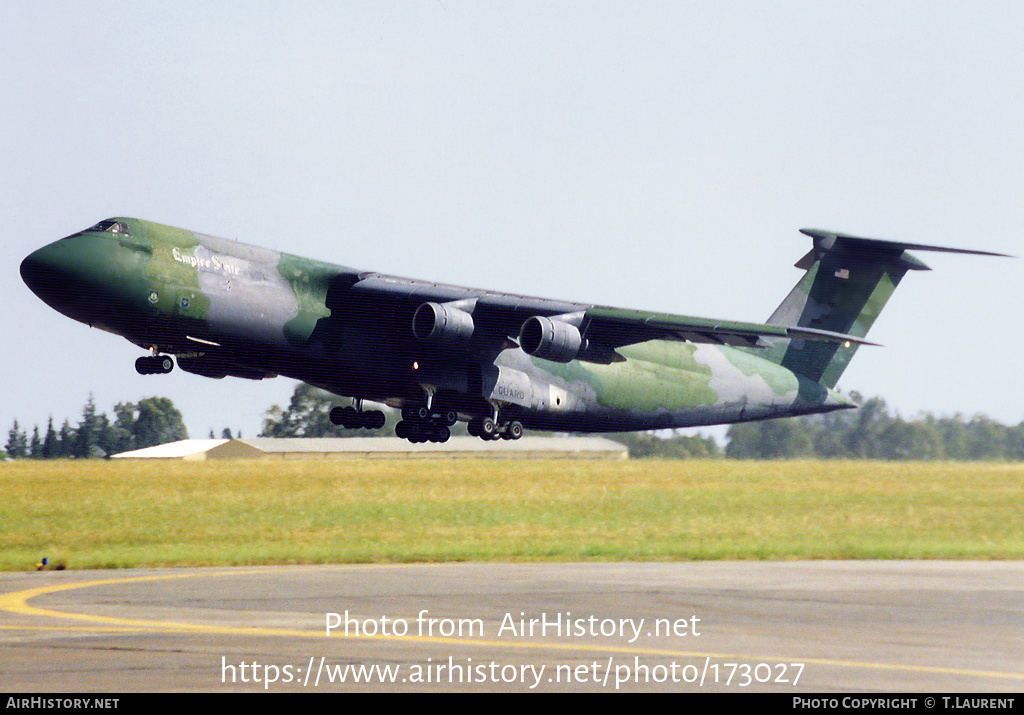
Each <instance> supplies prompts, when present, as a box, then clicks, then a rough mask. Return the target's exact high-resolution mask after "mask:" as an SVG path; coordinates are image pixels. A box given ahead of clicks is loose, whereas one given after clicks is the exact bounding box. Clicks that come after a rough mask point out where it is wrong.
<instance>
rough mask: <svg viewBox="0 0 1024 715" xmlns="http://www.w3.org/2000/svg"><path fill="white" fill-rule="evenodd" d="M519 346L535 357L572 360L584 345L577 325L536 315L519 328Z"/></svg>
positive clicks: (555, 360) (559, 360)
mask: <svg viewBox="0 0 1024 715" xmlns="http://www.w3.org/2000/svg"><path fill="white" fill-rule="evenodd" d="M519 346H520V347H521V348H522V349H523V350H524V351H525V352H526V353H527V354H529V355H533V356H534V357H539V358H542V359H544V360H551V361H553V362H571V361H573V360H575V359H576V355H577V354H578V353H579V351H580V348H581V347H583V336H582V335H580V329H579V328H577V327H576V326H575V325H571V324H570V323H565V322H562V321H561V320H552V319H551V318H546V317H544V316H541V315H535V316H533V317H531V318H527V319H526V320H525V321H524V322H523V327H522V328H521V329H520V330H519Z"/></svg>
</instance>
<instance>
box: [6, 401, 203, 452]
mask: <svg viewBox="0 0 1024 715" xmlns="http://www.w3.org/2000/svg"><path fill="white" fill-rule="evenodd" d="M179 439H188V430H187V429H186V428H185V422H184V421H183V420H182V418H181V413H180V412H179V411H178V409H177V408H176V407H175V406H174V403H173V402H171V400H170V398H167V397H146V398H144V399H141V400H139V401H138V402H118V403H117V404H116V405H115V406H114V415H113V417H112V418H111V417H108V416H107V415H106V413H104V412H98V411H97V410H96V403H95V401H94V400H93V397H92V395H91V394H90V395H89V399H88V401H87V402H86V403H85V406H84V407H83V408H82V417H81V419H80V420H79V421H78V424H77V425H74V426H72V424H71V422H70V421H69V420H67V419H65V420H64V423H63V424H62V425H61V426H60V428H59V429H58V428H56V427H54V424H53V417H50V419H49V421H48V423H47V425H46V429H45V431H40V429H39V425H35V426H34V427H33V428H32V432H31V435H30V434H29V433H28V432H27V431H26V430H25V429H23V428H22V427H21V426H20V425H19V424H18V420H14V424H13V425H12V427H11V429H10V430H9V431H8V433H7V443H6V444H5V446H4V451H5V452H6V454H7V456H8V457H11V458H14V459H21V458H29V459H85V458H97V457H98V458H103V457H109V456H110V455H112V454H117V453H119V452H127V451H129V450H132V449H142V448H143V447H152V446H155V445H158V444H164V443H166V442H176V441H177V440H179Z"/></svg>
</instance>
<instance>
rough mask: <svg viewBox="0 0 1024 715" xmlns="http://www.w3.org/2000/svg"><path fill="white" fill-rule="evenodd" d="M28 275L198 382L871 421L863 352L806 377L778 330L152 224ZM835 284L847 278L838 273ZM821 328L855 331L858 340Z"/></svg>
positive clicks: (60, 246) (383, 396) (519, 404)
mask: <svg viewBox="0 0 1024 715" xmlns="http://www.w3.org/2000/svg"><path fill="white" fill-rule="evenodd" d="M900 254H901V255H902V250H901V251H900ZM822 255H824V254H822ZM894 260H895V259H894ZM901 260H904V261H906V260H907V259H906V258H903V259H901ZM854 264H855V263H854ZM854 264H851V265H854ZM844 265H845V264H844ZM908 267H914V266H910V265H907V266H902V267H901V270H899V271H898V275H897V276H895V280H892V276H891V275H889V274H886V276H883V277H884V278H885V280H888V284H887V285H883V287H882V288H878V285H879V281H878V280H875V282H874V283H873V284H872V285H871V286H870V287H869V288H870V290H869V295H868V296H867V297H866V298H865V299H864V300H863V301H861V302H860V304H858V305H857V306H855V307H854V308H851V309H849V310H847V311H846V312H850V310H852V311H853V312H854V313H855V315H854V316H853V317H852V318H851V321H848V322H850V323H851V324H852V323H853V322H855V321H856V320H858V319H860V316H862V315H863V314H865V313H873V314H872V315H871V316H870V320H867V321H866V324H864V325H859V326H856V330H854V331H852V332H854V334H855V335H863V334H864V333H865V332H866V331H867V328H868V327H869V326H870V322H871V321H872V320H873V319H874V315H877V311H878V310H880V308H881V304H884V302H885V300H886V299H887V298H888V295H889V294H890V293H891V292H892V288H893V287H895V282H898V280H899V276H902V272H903V270H906V268H908ZM819 268H820V266H819V264H817V263H816V264H815V266H814V269H815V270H818V269H819ZM842 270H846V269H845V268H844V269H842ZM22 276H23V278H24V279H25V282H26V283H27V284H28V285H29V287H30V288H31V289H32V290H33V291H34V292H36V293H37V294H38V295H39V296H40V297H41V298H42V299H43V300H45V301H46V302H47V303H48V304H49V305H51V306H52V307H54V308H55V309H56V310H58V311H60V312H62V313H64V314H66V315H68V316H70V317H72V318H74V319H76V320H79V321H81V322H84V323H87V324H89V325H91V326H93V327H98V328H102V329H104V330H108V331H110V332H112V333H116V334H118V335H122V336H124V337H125V338H127V339H128V340H130V341H132V342H133V343H135V344H137V345H139V346H141V347H143V348H147V349H151V350H154V351H155V352H165V353H170V354H173V355H175V356H176V358H177V362H178V365H179V367H181V368H182V369H184V370H187V371H189V372H193V373H196V374H199V375H204V376H207V377H214V378H217V377H224V376H236V377H245V378H250V379H259V378H264V377H272V376H274V375H285V376H287V377H291V378H295V379H298V380H302V381H305V382H307V383H310V384H312V385H316V386H318V387H321V388H323V389H325V390H328V391H330V392H333V393H335V394H338V395H346V396H352V397H356V398H360V399H366V400H371V401H376V402H381V403H386V404H389V405H391V406H395V407H409V406H414V405H417V404H421V403H423V401H424V396H425V395H430V397H431V399H432V400H433V402H434V407H435V408H440V409H445V410H452V411H454V412H456V413H457V414H458V416H459V418H460V419H464V420H466V419H471V418H474V417H477V416H480V415H485V414H489V413H491V412H493V411H497V410H500V411H501V414H502V416H503V417H504V418H506V419H517V420H519V421H521V422H522V424H523V425H525V426H526V427H531V428H536V429H550V430H567V431H614V430H639V429H652V428H666V427H681V426H691V425H707V424H715V423H724V422H736V421H743V420H754V419H763V418H769V417H779V416H787V415H795V414H804V413H811V412H822V411H828V410H833V409H840V408H845V407H853V406H855V405H854V404H853V403H852V402H850V401H849V400H848V399H847V398H845V397H843V396H842V395H839V394H838V393H837V392H835V391H834V390H833V389H832V388H833V386H834V384H835V379H837V378H838V374H839V373H840V372H841V370H842V367H844V366H845V364H846V362H848V361H849V357H850V356H851V355H852V354H853V351H855V350H856V345H850V344H849V343H847V344H846V345H843V344H842V343H835V342H834V341H833V342H832V343H829V344H828V345H827V349H828V350H829V351H830V352H829V353H828V356H827V358H823V359H824V361H825V362H824V363H821V360H818V361H817V363H816V366H814V367H812V369H807V370H804V369H800V370H798V369H797V368H799V367H800V366H801V365H802V364H803V363H802V362H801V360H800V359H798V358H799V356H800V355H801V354H802V353H801V352H800V351H801V350H815V351H818V350H821V349H822V348H821V344H820V343H814V342H813V340H806V341H805V340H801V339H796V340H794V339H790V338H787V337H785V336H784V334H783V333H781V332H779V331H780V330H781V328H778V327H777V326H775V325H770V324H766V325H764V326H761V327H762V328H763V330H765V331H767V330H775V331H776V332H775V333H770V334H765V333H763V332H762V333H761V334H760V337H757V336H754V337H749V336H748V337H747V338H744V339H738V338H734V336H732V335H731V334H729V333H728V331H727V332H726V333H725V334H723V333H722V332H721V325H730V324H725V323H722V324H719V322H716V321H705V322H706V323H707V326H706V329H697V328H694V327H693V325H695V324H698V323H695V322H694V321H699V320H701V319H693V320H691V321H690V322H689V323H687V324H686V325H687V326H688V327H687V328H686V329H685V330H684V329H682V328H678V329H676V330H675V332H671V331H669V329H668V328H666V327H664V326H665V325H668V324H669V323H671V320H670V319H672V318H673V316H658V315H654V314H646V313H643V314H642V313H638V312H632V311H618V310H617V309H609V308H598V307H597V306H590V305H585V304H580V303H571V302H564V301H554V300H547V299H541V298H530V297H525V296H516V295H509V294H505V293H497V292H491V291H484V290H475V289H469V288H461V287H457V286H449V285H443V284H437V283H430V282H425V281H419V280H412V279H405V278H398V277H394V276H388V275H384V274H379V273H374V272H366V271H360V270H356V269H353V268H348V267H344V266H338V265H332V264H328V263H322V262H319V261H314V260H310V259H305V258H301V257H298V256H293V255H289V254H285V253H279V252H277V251H273V250H269V249H265V248H259V247H255V246H249V245H246V244H243V243H238V242H235V241H230V240H226V239H222V238H216V237H213V236H206V235H203V234H199V233H194V232H191V231H186V230H182V229H177V228H172V227H169V226H163V225H160V224H155V223H151V222H147V221H141V220H137V219H130V218H118V219H110V220H108V221H105V222H101V223H100V224H98V225H97V226H95V227H93V228H92V229H89V230H86V231H83V232H81V233H78V234H75V235H72V236H69V237H67V238H64V239H61V240H60V241H57V242H55V243H53V244H50V245H48V246H46V247H44V248H42V249H40V250H39V251H37V252H35V253H33V254H32V255H31V256H29V257H28V258H26V259H25V262H24V263H23V264H22ZM829 279H830V280H833V277H830V278H829ZM834 280H847V279H846V278H843V277H842V275H841V273H840V272H839V271H837V272H836V277H835V278H834ZM883 282H884V281H883ZM809 285H810V284H808V286H809ZM808 286H805V287H804V288H801V286H800V284H798V286H797V288H795V289H794V293H792V294H791V295H790V297H789V298H787V301H788V303H787V302H784V303H783V306H780V309H779V311H782V312H783V313H792V314H793V317H792V324H793V325H797V324H798V323H799V324H800V325H810V326H811V327H812V328H813V327H815V325H814V323H813V321H803V322H799V317H800V315H799V314H800V312H801V310H802V309H804V308H805V307H806V305H807V304H808V302H809V301H812V299H813V297H814V296H813V295H812V294H813V291H812V289H811V288H810V287H808ZM815 290H816V289H815ZM801 291H802V292H801ZM872 294H877V295H878V296H880V297H878V298H877V299H875V302H876V303H879V304H877V305H876V304H872V303H871V301H872V298H871V295H872ZM833 302H834V301H833ZM424 304H427V305H430V306H434V305H436V306H449V307H451V306H454V307H451V309H450V310H449V312H448V313H447V314H446V315H447V317H448V318H449V319H450V320H451V321H452V322H451V323H450V325H449V330H448V332H447V333H443V334H440V335H438V336H437V337H434V338H432V337H424V336H422V335H421V336H420V337H416V335H415V334H414V331H413V327H412V326H413V321H414V318H416V317H417V315H418V314H417V311H418V310H419V309H421V308H422V307H423V306H424ZM865 304H867V305H865ZM787 306H788V307H787ZM784 309H785V310H784ZM779 311H777V313H778V312H779ZM819 313H820V311H819ZM438 314H440V313H438ZM463 316H470V318H469V323H468V326H469V327H466V328H465V329H463V328H462V327H460V326H459V325H458V324H457V321H458V320H460V319H464V317H463ZM533 316H547V317H549V318H555V319H561V318H562V317H564V316H570V317H569V318H566V320H567V321H569V322H570V323H571V322H572V321H575V328H574V329H575V330H576V334H578V335H579V336H582V340H583V343H582V345H583V347H582V348H580V349H579V350H578V355H576V354H574V355H576V356H575V357H574V359H570V360H566V359H564V358H558V359H546V358H545V357H542V356H540V355H538V354H528V353H527V352H526V350H524V348H523V347H522V346H521V342H522V338H521V337H520V335H521V329H522V327H523V325H524V321H526V320H528V319H530V318H531V317H533ZM659 320H660V321H661V322H660V323H659V322H658V321H659ZM781 322H782V320H781V319H779V320H776V321H775V323H781ZM862 322H864V321H862ZM769 323H772V321H769ZM655 325H660V326H661V327H657V328H655V327H652V326H655ZM699 325H703V323H700V324H699ZM735 325H740V324H735ZM669 327H672V326H671V325H670V326H669ZM818 327H824V328H827V329H828V330H840V331H841V332H851V331H850V330H849V325H846V323H843V324H842V325H837V326H831V325H827V326H818ZM659 331H660V332H659ZM716 331H718V332H716ZM661 335H665V336H666V337H665V339H661V338H660V337H659V336H661ZM723 335H724V337H723ZM766 335H767V337H766ZM773 336H775V337H773ZM725 342H732V343H735V344H733V345H730V344H723V343H725ZM716 343H717V344H716ZM805 344H806V346H805ZM536 352H539V351H536ZM807 354H808V355H811V353H807ZM811 357H814V355H811ZM804 362H807V361H806V360H805V361H804ZM812 362H813V361H812ZM822 364H824V365H825V367H822ZM837 364H838V365H839V367H838V368H837V369H832V370H831V372H829V370H828V369H826V368H827V367H828V366H833V368H834V366H835V365H837ZM825 373H828V379H824V380H822V379H821V378H822V375H823V374H825Z"/></svg>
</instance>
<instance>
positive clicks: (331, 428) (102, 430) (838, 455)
mask: <svg viewBox="0 0 1024 715" xmlns="http://www.w3.org/2000/svg"><path fill="white" fill-rule="evenodd" d="M850 397H851V398H852V399H853V400H854V401H856V402H857V403H858V404H860V405H861V407H860V408H859V409H854V410H838V411H836V412H829V413H826V414H821V415H805V416H802V417H787V418H783V419H774V420H763V421H758V422H743V423H739V424H734V425H731V426H730V427H729V430H728V432H727V433H726V440H727V442H726V446H725V448H724V449H723V448H722V447H721V446H719V445H718V443H717V442H716V441H715V440H714V439H713V438H712V437H707V436H704V435H682V434H678V433H672V434H671V435H669V436H665V435H664V434H663V433H653V432H636V433H614V434H609V435H608V436H609V437H610V438H612V439H614V440H616V441H618V442H621V443H623V444H625V445H626V446H627V447H628V448H629V453H630V456H631V457H661V458H677V459H685V458H719V457H725V458H733V459H791V458H822V459H883V460H999V461H1024V422H1022V423H1021V424H1018V425H1004V424H1002V423H1000V422H997V421H996V420H993V419H991V418H989V417H986V416H985V415H974V416H973V417H970V418H966V417H964V416H963V415H960V414H957V415H954V416H952V417H948V416H942V417H936V416H934V415H932V414H931V413H923V414H921V415H918V416H917V417H916V418H914V419H904V418H903V417H901V416H900V415H899V414H893V413H892V412H891V411H890V410H889V408H888V407H887V406H886V404H885V400H883V399H882V398H880V397H872V398H870V399H864V398H863V397H861V395H859V394H857V393H856V392H851V393H850ZM347 402H348V401H347V400H346V399H344V398H339V397H337V396H335V395H331V394H329V393H327V392H324V391H323V390H319V389H317V388H314V387H311V386H310V385H307V384H305V383H301V382H300V383H298V384H297V385H296V386H295V390H294V392H293V394H292V398H291V401H290V403H289V405H288V407H287V408H284V409H282V408H281V407H279V406H278V405H274V406H273V407H271V408H270V409H269V410H267V411H266V413H265V419H264V422H263V430H262V432H261V435H260V436H263V437H345V436H366V435H393V434H394V423H395V422H396V421H397V420H398V419H400V417H399V416H398V415H397V413H394V411H391V410H386V413H387V414H388V418H387V424H386V426H385V427H384V429H382V430H375V431H372V432H368V431H366V430H351V429H345V428H343V427H339V426H337V425H334V424H332V423H331V421H330V419H329V417H328V414H329V412H330V409H331V407H334V406H338V405H341V404H346V403H347ZM212 436H213V433H212V432H211V437H212ZM222 436H224V437H230V436H231V433H230V431H229V430H224V432H223V433H222ZM180 439H188V430H187V429H186V428H185V423H184V421H183V420H182V417H181V413H180V412H179V411H178V410H177V409H176V408H175V407H174V404H173V403H172V402H171V400H170V399H169V398H166V397H147V398H145V399H142V400H139V401H138V402H137V403H133V402H119V403H117V405H115V406H114V414H113V417H112V418H111V417H108V416H107V415H106V414H104V413H102V412H98V411H97V410H96V405H95V403H94V401H93V398H92V395H90V396H89V400H88V401H87V402H86V404H85V406H84V407H83V408H82V416H81V419H80V420H79V422H78V424H77V425H75V426H72V425H71V423H70V422H69V421H68V420H64V423H63V424H62V425H61V427H60V428H59V429H57V428H55V427H54V424H53V418H52V417H51V418H50V420H49V423H48V424H47V426H46V429H45V431H42V432H41V431H40V429H39V427H38V426H35V427H34V428H33V429H32V432H31V434H29V433H28V432H27V431H26V430H24V429H22V428H21V427H20V426H19V424H18V421H17V420H15V421H14V425H13V426H12V427H11V429H10V431H9V432H8V435H7V443H6V445H5V450H6V454H7V456H9V457H13V458H34V459H68V458H79V459H80V458H87V457H99V458H102V457H108V456H110V455H112V454H117V453H119V452H127V451H129V450H132V449H141V448H143V447H150V446H153V445H157V444H163V443H165V442H174V441H177V440H180Z"/></svg>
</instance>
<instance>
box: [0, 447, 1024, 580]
mask: <svg viewBox="0 0 1024 715" xmlns="http://www.w3.org/2000/svg"><path fill="white" fill-rule="evenodd" d="M0 485H2V486H0V490H2V491H0V494H2V495H3V499H2V502H0V569H6V570H12V569H26V568H33V567H34V566H35V564H36V563H37V562H38V561H39V559H40V558H42V557H44V556H46V557H49V558H50V560H51V562H58V563H63V564H66V566H67V567H68V568H76V569H77V568H108V567H134V566H169V565H186V564H188V565H215V564H216V565H227V564H236V565H237V564H281V563H339V562H374V561H381V562H388V561H390V562H403V561H462V560H466V561H469V560H473V561H478V560H479V561H483V560H500V561H511V560H519V561H534V560H555V561H567V560H692V559H839V558H854V559H858V558H872V559H935V558H953V559H966V558H975V559H977V558H981V559H1017V558H1024V465H1021V464H1009V463H933V462H927V463H906V462H838V461H837V462H831V461H792V462H789V461H778V462H753V461H732V460H712V461H681V460H679V461H676V460H672V461H668V460H667V461H657V460H637V461H625V462H620V461H588V460H578V461H577V460H552V461H541V460H522V461H516V460H464V459H458V460H450V461H449V460H436V459H431V460H405V459H403V460H366V461H359V460H301V461H299V460H296V461H283V460H281V461H278V460H263V461H225V462H192V463H185V462H167V463H152V462H141V461H139V462H129V461H124V462H108V461H92V460H89V461H79V462H74V461H64V462H34V461H31V460H19V461H15V462H9V463H4V464H0Z"/></svg>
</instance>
